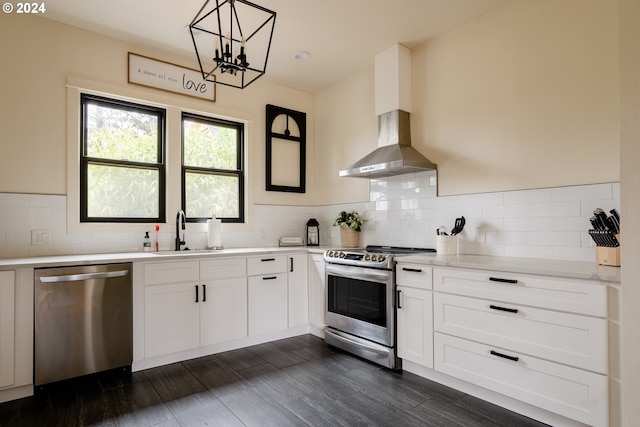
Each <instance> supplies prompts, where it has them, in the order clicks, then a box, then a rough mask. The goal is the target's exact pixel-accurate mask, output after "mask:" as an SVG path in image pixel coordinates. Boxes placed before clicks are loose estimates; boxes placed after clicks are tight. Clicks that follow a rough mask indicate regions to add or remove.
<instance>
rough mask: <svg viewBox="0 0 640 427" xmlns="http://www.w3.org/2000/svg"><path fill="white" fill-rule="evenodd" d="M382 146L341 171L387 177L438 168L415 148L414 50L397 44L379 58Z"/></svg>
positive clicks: (378, 109)
mask: <svg viewBox="0 0 640 427" xmlns="http://www.w3.org/2000/svg"><path fill="white" fill-rule="evenodd" d="M375 101H376V115H377V116H378V148H377V149H375V150H374V151H373V152H371V153H369V154H367V155H366V156H364V157H363V158H362V159H360V160H358V161H357V162H355V163H354V164H352V165H351V166H349V167H348V168H346V169H344V170H341V171H340V176H347V177H356V178H370V179H374V178H383V177H388V176H395V175H402V174H406V173H414V172H424V171H430V170H436V165H435V164H434V163H432V162H430V161H429V160H428V159H427V158H425V157H424V156H423V155H422V154H420V153H419V152H418V151H417V150H415V149H414V148H413V147H411V126H410V121H409V116H410V112H411V51H410V50H409V49H407V48H406V47H404V46H402V45H399V44H397V45H394V46H392V47H390V48H389V49H387V50H385V51H384V52H381V53H379V54H378V55H376V58H375Z"/></svg>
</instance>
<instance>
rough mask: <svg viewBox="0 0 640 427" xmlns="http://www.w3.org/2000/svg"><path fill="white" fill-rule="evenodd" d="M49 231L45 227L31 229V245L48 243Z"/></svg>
mask: <svg viewBox="0 0 640 427" xmlns="http://www.w3.org/2000/svg"><path fill="white" fill-rule="evenodd" d="M50 236H51V233H50V232H49V230H47V229H40V230H31V244H32V245H48V244H49V240H50Z"/></svg>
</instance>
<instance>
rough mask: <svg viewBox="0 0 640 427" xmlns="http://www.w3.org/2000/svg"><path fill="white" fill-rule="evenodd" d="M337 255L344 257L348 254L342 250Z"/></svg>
mask: <svg viewBox="0 0 640 427" xmlns="http://www.w3.org/2000/svg"><path fill="white" fill-rule="evenodd" d="M337 256H339V257H340V258H344V257H346V256H347V254H345V253H344V252H342V251H340V252H339V253H338V255H337Z"/></svg>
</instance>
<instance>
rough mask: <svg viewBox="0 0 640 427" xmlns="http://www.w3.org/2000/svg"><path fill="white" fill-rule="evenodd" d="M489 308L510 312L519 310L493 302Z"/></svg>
mask: <svg viewBox="0 0 640 427" xmlns="http://www.w3.org/2000/svg"><path fill="white" fill-rule="evenodd" d="M489 308H490V309H492V310H500V311H506V312H509V313H517V312H518V309H517V308H507V307H500V306H499V305H493V304H491V305H490V306H489Z"/></svg>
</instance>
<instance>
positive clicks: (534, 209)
mask: <svg viewBox="0 0 640 427" xmlns="http://www.w3.org/2000/svg"><path fill="white" fill-rule="evenodd" d="M579 215H580V202H579V201H572V202H553V203H531V204H527V216H528V217H544V218H552V217H556V216H579Z"/></svg>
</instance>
